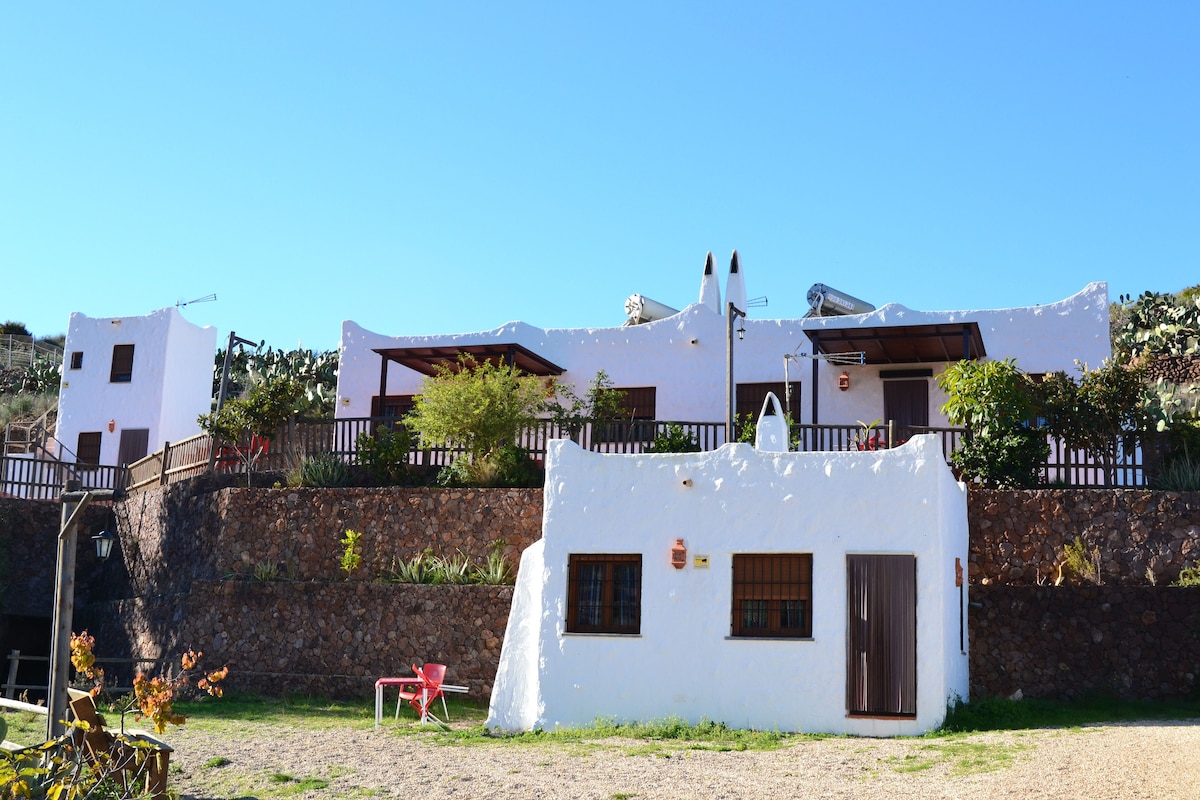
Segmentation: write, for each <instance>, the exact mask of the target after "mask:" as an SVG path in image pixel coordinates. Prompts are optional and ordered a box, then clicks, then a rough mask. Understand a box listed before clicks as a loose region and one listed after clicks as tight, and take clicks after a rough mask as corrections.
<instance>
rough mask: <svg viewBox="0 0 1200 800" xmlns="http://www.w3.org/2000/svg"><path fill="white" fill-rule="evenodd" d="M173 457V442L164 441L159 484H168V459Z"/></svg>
mask: <svg viewBox="0 0 1200 800" xmlns="http://www.w3.org/2000/svg"><path fill="white" fill-rule="evenodd" d="M170 457H171V443H170V442H163V454H162V464H160V465H159V471H158V485H159V486H166V485H167V459H168V458H170Z"/></svg>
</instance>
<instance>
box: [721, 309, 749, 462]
mask: <svg viewBox="0 0 1200 800" xmlns="http://www.w3.org/2000/svg"><path fill="white" fill-rule="evenodd" d="M739 317H740V318H742V319H745V317H746V312H745V311H742V310H741V309H740V308H738V307H737V306H735V305H734V304H733V303H726V304H725V319H726V322H727V323H728V324H727V325H726V328H725V441H726V442H732V441H733V438H734V437H733V422H734V419H733V411H734V409H735V408H736V407H737V401H736V400H735V399H734V388H735V386H736V384H735V383H734V382H733V323H734V321H735V320H737V319H738V318H739ZM737 334H738V338H739V339H741V338H742V337H743V336H745V335H746V326H745V324H743V325H742V327H740V328H738V331H737Z"/></svg>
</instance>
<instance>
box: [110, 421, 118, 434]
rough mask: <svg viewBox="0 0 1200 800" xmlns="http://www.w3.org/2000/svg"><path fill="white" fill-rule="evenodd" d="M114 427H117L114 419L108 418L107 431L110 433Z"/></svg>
mask: <svg viewBox="0 0 1200 800" xmlns="http://www.w3.org/2000/svg"><path fill="white" fill-rule="evenodd" d="M116 429H117V421H116V420H115V419H110V420H109V421H108V432H109V433H112V432H113V431H115V430H116Z"/></svg>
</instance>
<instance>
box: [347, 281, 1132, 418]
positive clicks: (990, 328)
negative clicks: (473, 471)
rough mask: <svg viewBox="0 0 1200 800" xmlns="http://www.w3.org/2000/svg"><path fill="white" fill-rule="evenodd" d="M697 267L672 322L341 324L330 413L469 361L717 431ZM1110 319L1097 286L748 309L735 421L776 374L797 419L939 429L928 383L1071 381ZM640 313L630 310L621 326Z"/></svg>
mask: <svg viewBox="0 0 1200 800" xmlns="http://www.w3.org/2000/svg"><path fill="white" fill-rule="evenodd" d="M705 269H706V271H705V274H704V276H703V278H702V282H701V292H700V299H701V302H698V303H695V304H692V305H689V306H687V307H686V308H684V309H682V310H680V311H678V312H674V309H670V308H666V309H665V313H667V314H668V315H667V316H662V317H659V318H654V319H653V320H652V321H650V322H645V323H644V324H627V325H624V326H621V327H607V328H559V329H545V328H537V327H534V326H532V325H529V324H527V323H524V322H509V323H506V324H504V325H502V326H500V327H499V328H495V329H493V330H490V331H478V332H475V333H463V334H445V335H437V336H388V335H383V334H380V333H375V332H372V331H368V330H366V329H364V328H362V327H360V326H359V325H357V324H356V323H354V322H352V321H349V320H347V321H345V322H343V323H342V335H341V364H340V369H339V374H338V402H337V412H336V413H337V416H338V417H340V418H348V417H366V416H377V415H389V414H396V415H399V414H403V413H405V412H406V411H407V410H408V409H409V408H410V407H411V405H412V402H413V400H412V398H413V395H415V394H418V393H419V392H420V387H421V381H422V380H423V379H424V377H425V376H426V375H429V374H432V373H433V371H434V367H435V365H437V364H439V363H445V362H447V361H451V362H452V361H454V360H455V359H456V357H457V354H458V353H459V352H467V353H470V354H472V355H474V356H475V357H476V358H491V359H497V360H507V361H509V362H510V363H514V364H516V365H517V366H519V367H521V368H522V369H523V370H525V371H526V372H529V373H531V374H535V375H543V376H550V375H554V376H558V377H559V380H560V381H562V382H563V383H565V384H567V385H569V386H571V387H573V389H574V390H575V392H576V393H577V394H582V393H583V391H584V390H585V389H586V388H587V386H588V384H589V382H590V381H591V380H592V378H593V376H594V375H595V374H596V372H597V371H598V370H604V371H605V372H607V373H608V375H609V377H610V378H611V379H612V381H613V384H614V386H615V387H616V388H619V389H623V390H625V392H626V399H625V403H626V409H627V412H628V413H627V415H628V416H630V417H632V418H637V419H657V420H675V421H688V422H723V421H724V420H725V414H726V400H725V395H726V389H725V387H726V342H727V340H728V339H729V338H730V336H729V325H728V322H727V317H726V308H725V306H722V304H721V301H720V293H719V291H718V290H717V286H716V276H715V275H714V274H712V264H711V260H710V261H709V263H708V264H706V268H705ZM744 274H745V273H744V269H740V270H739V271H738V272H736V273H731V275H730V277H729V282H728V284H727V291H726V297H734V298H737V297H741V298H744V297H745V288H744V283H745V278H744ZM635 299H638V300H641V299H642V298H640V297H639V296H635V297H632V298H630V301H631V304H632V303H633V301H634V300H635ZM743 302H744V301H743ZM654 305H655V306H656V307H657V309H658V313H663V311H662V309H663V308H664V307H662V306H661V305H659V304H654ZM868 307H869V306H868ZM628 308H630V305H627V309H628ZM1108 308H1109V302H1108V288H1107V285H1106V284H1104V283H1091V284H1088V285H1087V286H1086V287H1084V288H1083V290H1082V291H1080V292H1079V293H1078V294H1075V295H1073V296H1071V297H1068V298H1066V299H1064V300H1061V301H1059V302H1056V303H1050V304H1048V305H1041V306H1029V307H1024V308H1006V309H993V310H974V311H914V310H912V309H909V308H905V307H904V306H901V305H897V304H888V305H884V306H882V307H880V308H878V309H875V310H872V311H869V312H867V313H858V314H849V315H844V316H826V317H804V318H799V319H755V318H753V315H754V314H755V313H756V309H753V308H751V309H746V310H747V311H748V313H749V315H750V318H748V319H745V320H739V321H738V324H739V325H741V324H744V327H745V333H744V337H743V338H741V339H738V338H737V337H733V349H734V366H733V374H734V381H735V383H736V384H737V388H736V398H737V399H736V411H737V412H738V413H741V414H757V413H758V411H759V409H760V408H761V404H762V401H763V398H764V397H765V395H766V393H767V392H768V391H772V392H774V393H775V394H776V395H777V396H778V397H779V399H780V400H781V401H782V400H784V398H785V397H786V396H787V395H788V394H789V392H788V391H785V387H784V379H785V373H786V377H787V381H788V383H790V384H791V386H790V395H791V408H790V409H788V410H789V411H790V414H791V418H792V420H793V421H794V422H802V423H823V424H838V425H853V424H855V423H856V422H857V421H859V420H862V421H871V420H885V421H886V420H893V421H895V422H896V424H897V425H900V426H907V425H911V426H939V425H945V424H946V419H945V417H944V416H943V415H942V414H941V413H940V411H939V410H938V409H939V408H940V406H941V405H943V404H944V403H945V397H944V395H943V394H942V392H941V391H940V390H939V389H938V387H937V383H936V381H935V380H934V377H935V376H936V375H937V374H938V373H940V372H941V371H943V370H944V369H945V367H946V365H947V364H949V363H951V362H954V361H958V360H960V359H963V358H969V359H985V358H986V359H1002V358H1015V359H1016V360H1017V364H1018V366H1019V367H1020V368H1022V369H1023V370H1025V371H1026V372H1029V373H1046V372H1052V371H1056V370H1063V371H1065V372H1067V373H1068V374H1073V375H1078V370H1077V367H1076V363H1075V362H1076V360H1079V361H1082V362H1085V363H1087V364H1089V365H1091V366H1092V367H1096V366H1099V364H1100V362H1101V361H1103V360H1104V359H1106V358H1108V357H1109V356H1110V354H1111V351H1110V345H1109V313H1108ZM641 310H642V306H641V305H640V304H638V305H637V310H636V311H633V312H631V317H637V316H638V315H639V314H640V313H641ZM670 312H674V313H670ZM638 318H639V319H640V317H638ZM857 352H861V353H863V354H864V357H865V361H866V363H865V364H863V365H861V366H844V365H839V364H833V363H828V362H827V361H825V360H823V358H824V357H827V356H830V355H837V354H846V353H857ZM785 356H790V358H787V359H785ZM814 356H815V357H814ZM785 364H786V369H785Z"/></svg>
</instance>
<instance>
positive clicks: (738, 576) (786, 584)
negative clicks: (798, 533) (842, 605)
mask: <svg viewBox="0 0 1200 800" xmlns="http://www.w3.org/2000/svg"><path fill="white" fill-rule="evenodd" d="M731 617H732V620H731V621H732V624H731V626H730V627H731V631H732V635H733V636H768V637H776V638H793V639H807V638H810V637H811V636H812V554H810V553H778V554H764V553H756V554H739V555H734V557H733V609H732V615H731Z"/></svg>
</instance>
